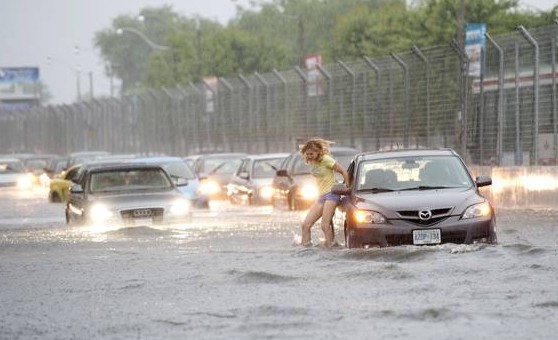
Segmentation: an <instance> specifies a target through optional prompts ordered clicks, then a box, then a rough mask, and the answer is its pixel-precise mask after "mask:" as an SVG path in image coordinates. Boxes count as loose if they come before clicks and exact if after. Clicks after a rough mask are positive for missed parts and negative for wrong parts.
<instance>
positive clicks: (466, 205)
mask: <svg viewBox="0 0 558 340" xmlns="http://www.w3.org/2000/svg"><path fill="white" fill-rule="evenodd" d="M349 176H350V178H351V186H350V188H347V187H346V186H345V185H339V184H338V185H336V186H335V187H334V189H333V190H332V191H333V192H334V193H338V194H342V195H344V197H343V199H342V204H341V205H340V207H339V210H340V211H341V216H342V217H341V218H339V219H335V222H336V226H337V227H338V228H342V230H344V232H345V244H346V245H347V247H349V248H359V247H368V246H371V247H386V246H397V245H433V244H442V243H457V244H461V243H466V244H470V243H475V242H485V243H489V244H491V243H495V242H496V239H497V238H496V233H495V221H496V219H495V216H494V209H493V207H492V205H491V204H490V202H489V201H488V200H487V199H486V198H485V197H483V196H482V195H481V194H480V193H479V190H478V188H479V187H483V186H487V185H491V184H492V180H491V178H490V177H488V176H479V177H477V178H476V180H475V179H473V178H472V177H471V174H470V173H469V171H468V169H467V167H466V165H465V163H464V161H463V160H462V159H461V157H460V156H459V155H458V154H457V153H456V152H455V151H453V150H451V149H424V150H400V151H380V152H370V153H362V154H359V155H357V156H356V157H355V160H354V162H353V164H351V166H350V167H349Z"/></svg>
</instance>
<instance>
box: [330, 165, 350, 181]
mask: <svg viewBox="0 0 558 340" xmlns="http://www.w3.org/2000/svg"><path fill="white" fill-rule="evenodd" d="M333 170H334V171H337V172H338V173H340V174H341V175H342V176H343V182H344V183H345V184H346V185H347V186H349V183H350V181H349V173H348V172H347V170H345V168H344V167H343V166H342V165H341V164H339V163H337V162H335V164H333Z"/></svg>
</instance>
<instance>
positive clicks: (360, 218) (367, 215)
mask: <svg viewBox="0 0 558 340" xmlns="http://www.w3.org/2000/svg"><path fill="white" fill-rule="evenodd" d="M353 217H354V219H355V221H356V222H357V223H361V224H370V223H372V224H384V223H386V218H385V217H384V216H383V215H382V214H380V213H377V212H375V211H369V210H357V211H355V212H354V213H353Z"/></svg>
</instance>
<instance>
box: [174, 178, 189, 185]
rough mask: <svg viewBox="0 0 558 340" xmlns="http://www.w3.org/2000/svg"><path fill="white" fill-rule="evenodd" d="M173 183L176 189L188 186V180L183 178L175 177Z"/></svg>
mask: <svg viewBox="0 0 558 340" xmlns="http://www.w3.org/2000/svg"><path fill="white" fill-rule="evenodd" d="M175 183H176V186H177V187H183V186H186V185H188V180H187V179H186V178H183V177H177V178H176V181H175Z"/></svg>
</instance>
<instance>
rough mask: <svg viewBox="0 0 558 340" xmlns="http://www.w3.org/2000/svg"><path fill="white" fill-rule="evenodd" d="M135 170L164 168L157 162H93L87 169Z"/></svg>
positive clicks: (90, 170)
mask: <svg viewBox="0 0 558 340" xmlns="http://www.w3.org/2000/svg"><path fill="white" fill-rule="evenodd" d="M128 169H130V170H133V169H140V170H141V169H158V170H163V168H161V167H160V166H159V165H157V164H145V163H132V162H130V163H114V164H91V165H90V166H89V167H88V168H87V170H88V171H89V172H92V171H97V170H103V171H104V170H107V171H111V170H128Z"/></svg>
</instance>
